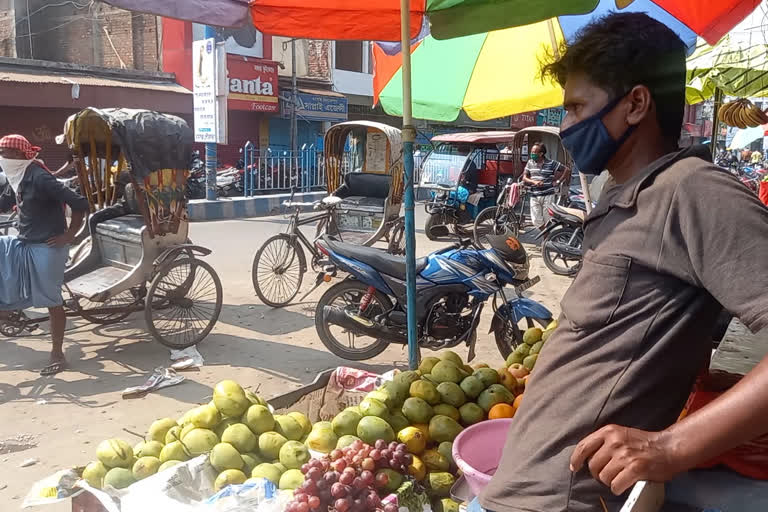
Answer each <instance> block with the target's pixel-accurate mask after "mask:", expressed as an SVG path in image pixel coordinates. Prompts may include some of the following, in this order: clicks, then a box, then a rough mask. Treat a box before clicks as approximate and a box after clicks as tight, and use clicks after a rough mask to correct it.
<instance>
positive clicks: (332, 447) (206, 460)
mask: <svg viewBox="0 0 768 512" xmlns="http://www.w3.org/2000/svg"><path fill="white" fill-rule="evenodd" d="M555 327H556V322H553V323H552V324H551V325H550V326H549V327H548V329H546V330H543V331H542V330H541V329H538V328H533V329H529V330H528V331H526V332H525V335H524V343H522V344H521V345H520V346H519V347H517V348H516V350H515V351H514V352H513V353H512V354H510V356H509V358H508V359H507V361H506V363H505V364H500V365H498V366H499V367H498V368H495V369H494V368H491V367H489V366H488V365H487V364H482V363H481V364H476V365H474V366H469V365H468V364H466V363H465V362H464V361H463V360H462V359H461V357H459V356H458V355H457V354H456V353H454V352H451V351H445V352H441V353H440V354H439V356H440V357H425V358H424V359H423V360H422V361H421V364H420V365H419V368H418V370H415V371H396V370H393V371H391V372H388V374H386V375H383V376H381V375H376V374H372V373H369V372H365V371H361V370H356V369H352V368H337V369H335V370H329V371H326V372H324V373H321V374H320V375H318V377H317V379H316V380H315V382H314V383H312V384H310V385H308V386H305V387H303V388H301V389H298V390H296V391H292V392H290V393H287V394H285V395H281V396H279V397H275V398H273V399H270V400H269V401H266V400H264V399H263V398H262V397H260V396H258V395H257V394H255V393H253V392H251V391H249V390H248V389H247V386H246V387H243V386H241V385H240V384H238V383H237V382H234V381H232V380H225V381H222V382H219V383H218V384H217V385H216V386H215V388H214V391H213V397H212V399H211V400H210V401H209V402H207V403H202V404H200V405H198V406H196V407H194V408H192V409H190V410H189V411H187V412H186V413H184V414H183V415H182V416H181V417H180V418H160V419H158V420H156V421H154V422H153V423H152V424H151V425H148V426H147V430H146V432H145V433H143V438H142V439H140V440H138V442H129V440H128V439H127V438H126V436H125V435H123V436H122V438H118V437H115V438H112V439H106V440H104V441H102V442H101V443H100V444H99V445H98V446H97V448H96V451H95V453H94V454H93V460H92V461H91V462H87V461H83V464H85V465H84V466H83V467H79V468H75V469H73V470H71V471H72V473H73V474H74V475H76V476H74V480H76V483H75V484H74V485H73V486H72V489H71V491H72V493H73V494H76V495H75V496H74V499H73V500H72V501H73V510H74V511H77V512H101V511H102V510H109V509H110V508H111V505H112V504H121V505H122V509H123V510H126V509H127V508H130V507H127V506H126V504H127V503H128V502H129V501H131V499H133V501H134V502H141V503H150V502H152V499H154V498H153V497H152V496H148V494H150V493H151V492H161V491H160V490H163V489H164V490H165V491H163V492H165V493H166V494H168V491H167V490H168V489H169V488H173V489H174V491H173V492H174V493H175V494H176V495H184V493H185V492H188V495H187V497H186V501H188V502H195V500H199V502H200V503H199V504H198V506H197V508H195V507H194V506H191V505H190V507H189V508H186V509H185V508H180V509H179V510H190V511H198V510H200V511H204V510H217V511H220V510H240V509H239V508H231V509H229V508H226V507H224V506H223V505H222V501H221V500H223V499H224V498H227V499H230V500H231V499H234V500H235V501H234V502H246V501H247V500H246V498H248V499H250V500H251V501H250V502H249V503H250V508H248V510H265V511H267V510H268V511H272V510H285V511H286V512H310V511H323V512H327V511H337V512H347V511H350V512H358V511H360V512H362V511H383V512H393V511H397V510H399V511H403V510H408V511H412V512H416V511H419V512H421V511H423V510H435V511H446V512H447V511H454V510H456V511H457V510H459V509H460V506H461V505H462V501H463V500H464V499H468V498H470V497H472V495H473V492H472V489H476V485H477V481H478V480H477V478H482V477H483V476H485V478H490V473H492V472H493V470H494V469H495V466H494V467H492V468H491V467H488V468H479V469H478V470H477V471H475V469H473V468H472V467H471V465H469V464H468V463H467V462H466V461H457V460H456V458H457V457H458V458H461V454H460V453H459V452H460V450H457V447H456V446H455V444H454V441H455V440H456V439H457V437H458V436H460V435H461V434H462V432H464V431H466V432H469V427H472V426H475V425H478V424H481V423H493V422H495V421H497V420H505V421H509V419H510V418H512V417H513V416H514V415H515V412H516V410H517V408H518V407H519V406H520V403H521V401H522V400H523V397H524V392H525V386H526V385H527V383H528V379H529V376H530V372H531V370H533V369H534V366H535V363H536V358H537V357H538V353H539V351H540V350H542V348H543V346H544V344H545V343H546V340H547V338H548V337H549V335H550V334H551V332H552V331H553V330H554V328H555ZM204 399H205V398H204V397H201V400H204ZM504 428H505V429H506V428H508V425H507V426H505V427H504ZM505 431H506V430H504V432H505ZM468 444H471V443H468ZM460 468H463V469H464V471H462V470H461V469H460ZM467 470H469V471H470V472H472V475H469V474H467ZM484 471H485V472H486V473H489V474H487V475H483V472H484ZM475 473H477V475H476V474H475ZM190 475H192V476H190ZM478 475H479V476H478ZM70 480H71V479H70ZM467 480H469V481H467ZM63 481H66V479H65V478H62V479H61V481H60V482H63ZM155 482H157V483H155ZM180 482H181V484H180ZM457 482H458V483H457ZM153 483H155V484H154V485H153ZM58 485H59V486H60V487H63V484H62V483H59V484H58ZM185 485H188V486H189V487H190V489H188V490H185V489H184V486H185ZM80 489H84V492H80ZM48 492H50V491H48ZM78 493H79V494H78ZM249 493H251V494H253V496H250V497H249V496H248V494H249ZM55 494H56V495H58V496H62V495H66V493H64V492H63V489H61V488H60V489H59V490H58V491H57V492H56V493H55ZM140 494H143V495H144V496H143V497H141V496H139V495H140ZM137 496H139V498H141V499H139V498H137ZM238 496H239V498H237V497H238ZM254 496H257V497H254ZM235 498H237V499H235ZM157 499H159V497H158V498H157ZM163 499H168V496H164V497H163ZM238 499H239V501H238ZM244 500H245V501H244ZM254 500H255V501H254ZM203 502H207V503H208V504H211V503H217V502H219V503H218V505H219V506H218V508H210V509H209V508H205V506H204V503H203ZM158 503H159V502H158ZM253 503H258V505H257V506H256V507H253ZM243 510H245V509H243Z"/></svg>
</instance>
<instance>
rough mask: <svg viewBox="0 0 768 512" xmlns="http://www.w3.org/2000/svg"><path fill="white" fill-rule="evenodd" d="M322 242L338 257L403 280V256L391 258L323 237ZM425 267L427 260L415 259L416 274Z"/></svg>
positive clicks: (373, 249)
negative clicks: (358, 262)
mask: <svg viewBox="0 0 768 512" xmlns="http://www.w3.org/2000/svg"><path fill="white" fill-rule="evenodd" d="M324 241H325V243H326V244H327V246H328V248H329V249H330V250H331V251H333V252H335V253H337V254H339V255H340V256H344V257H346V258H350V259H354V260H357V261H360V262H362V263H365V264H366V265H368V266H370V267H372V268H373V269H375V270H377V271H378V272H381V273H382V274H386V275H388V276H391V277H395V278H397V279H400V280H403V281H404V280H405V257H403V256H393V255H391V254H389V253H388V252H386V251H383V250H381V249H375V248H373V247H366V246H364V245H354V244H348V243H345V242H338V241H336V240H332V239H330V238H328V237H325V238H324ZM426 267H427V258H416V272H421V271H422V270H424V269H425V268H426Z"/></svg>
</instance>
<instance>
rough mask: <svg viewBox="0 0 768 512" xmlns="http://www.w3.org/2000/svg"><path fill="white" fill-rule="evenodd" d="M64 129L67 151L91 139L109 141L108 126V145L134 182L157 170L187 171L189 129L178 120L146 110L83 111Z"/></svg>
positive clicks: (182, 121) (189, 150) (89, 109)
mask: <svg viewBox="0 0 768 512" xmlns="http://www.w3.org/2000/svg"><path fill="white" fill-rule="evenodd" d="M105 124H106V125H105ZM66 126H67V133H66V134H65V135H66V139H67V143H68V145H69V146H70V147H75V146H76V145H77V144H83V143H86V144H87V143H88V142H89V141H90V137H91V136H94V137H95V138H96V139H97V142H103V141H106V140H110V139H108V138H107V137H109V135H108V134H107V131H106V130H105V128H106V126H109V128H110V129H111V144H112V145H113V146H119V147H120V149H121V152H122V154H123V155H124V156H125V159H126V161H127V162H128V164H129V169H130V171H131V174H133V176H134V177H135V178H136V179H143V178H145V177H146V176H148V175H149V174H151V173H152V172H154V171H157V170H160V169H187V168H188V167H189V163H190V161H191V159H192V142H193V134H192V129H191V128H190V127H189V125H188V124H187V122H186V121H184V120H183V119H182V118H180V117H176V116H172V115H168V114H160V113H158V112H152V111H150V110H134V109H122V108H107V109H96V108H87V109H85V110H83V111H81V112H80V113H78V114H75V115H74V116H72V117H71V118H70V119H69V120H68V121H67V125H66ZM113 154H114V155H115V156H116V153H113Z"/></svg>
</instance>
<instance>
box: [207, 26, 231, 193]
mask: <svg viewBox="0 0 768 512" xmlns="http://www.w3.org/2000/svg"><path fill="white" fill-rule="evenodd" d="M204 37H205V38H206V39H210V38H212V37H213V38H215V37H216V31H215V30H214V29H213V27H209V26H208V25H206V26H205V35H204ZM224 115H226V112H225V113H224ZM217 158H218V157H217V148H216V144H215V143H210V142H209V143H207V144H206V145H205V198H206V199H208V200H209V201H215V200H216V167H217V165H218V162H217Z"/></svg>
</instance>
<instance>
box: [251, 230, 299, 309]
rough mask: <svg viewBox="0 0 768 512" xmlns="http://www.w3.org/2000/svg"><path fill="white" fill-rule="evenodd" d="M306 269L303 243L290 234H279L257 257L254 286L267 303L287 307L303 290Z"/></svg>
mask: <svg viewBox="0 0 768 512" xmlns="http://www.w3.org/2000/svg"><path fill="white" fill-rule="evenodd" d="M306 268H307V263H306V259H305V256H304V251H303V250H302V248H301V247H300V246H299V244H298V243H297V242H296V241H295V240H292V239H291V237H289V236H288V235H285V234H282V235H275V236H273V237H272V238H270V239H268V240H267V241H266V242H264V245H262V246H261V248H260V249H259V250H258V251H256V255H255V256H254V257H253V266H252V267H251V280H252V281H253V289H254V290H255V291H256V295H258V296H259V300H261V302H263V303H264V304H266V305H267V306H270V307H273V308H280V307H283V306H285V305H286V304H289V303H290V302H291V301H292V300H293V298H294V297H295V296H296V294H297V293H299V290H300V289H301V282H302V280H303V279H304V271H305V270H306Z"/></svg>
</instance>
